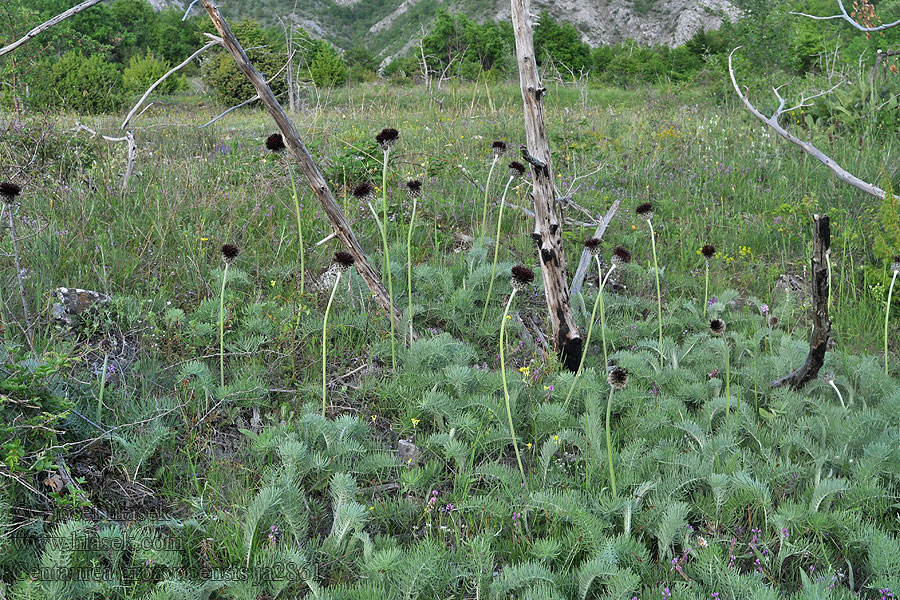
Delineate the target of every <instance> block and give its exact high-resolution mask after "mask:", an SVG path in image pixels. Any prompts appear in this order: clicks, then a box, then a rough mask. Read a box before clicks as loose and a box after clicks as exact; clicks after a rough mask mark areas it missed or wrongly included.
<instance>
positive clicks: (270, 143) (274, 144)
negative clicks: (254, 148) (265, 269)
mask: <svg viewBox="0 0 900 600" xmlns="http://www.w3.org/2000/svg"><path fill="white" fill-rule="evenodd" d="M266 148H268V149H269V150H270V151H271V152H274V153H276V154H277V153H280V152H283V151H284V150H285V148H286V146H285V145H284V138H283V137H281V134H280V133H273V134H272V135H270V136H269V137H268V138H266ZM287 168H288V175H290V177H291V193H292V194H293V199H294V215H295V216H296V217H297V235H298V236H299V237H300V256H299V258H300V295H301V296H302V295H303V291H304V285H305V282H306V265H305V260H304V249H303V223H302V221H301V219H300V198H299V196H297V183H296V182H295V181H294V170H293V169H291V165H290V164H288V166H287Z"/></svg>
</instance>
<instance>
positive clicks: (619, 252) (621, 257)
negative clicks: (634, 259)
mask: <svg viewBox="0 0 900 600" xmlns="http://www.w3.org/2000/svg"><path fill="white" fill-rule="evenodd" d="M630 262H631V252H629V251H628V250H626V249H625V248H623V247H622V246H616V249H615V250H613V255H612V263H613V264H614V265H616V266H617V267H618V266H621V265H624V264H627V263H630Z"/></svg>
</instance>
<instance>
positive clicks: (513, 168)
mask: <svg viewBox="0 0 900 600" xmlns="http://www.w3.org/2000/svg"><path fill="white" fill-rule="evenodd" d="M523 175H525V165H523V164H522V163H520V162H516V161H512V162H511V163H509V176H510V177H512V178H513V179H515V178H516V177H522V176H523Z"/></svg>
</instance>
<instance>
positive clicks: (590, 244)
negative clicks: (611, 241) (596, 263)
mask: <svg viewBox="0 0 900 600" xmlns="http://www.w3.org/2000/svg"><path fill="white" fill-rule="evenodd" d="M584 247H585V248H587V251H588V252H590V253H591V256H598V255H599V254H600V238H595V237H592V238H588V239H586V240H584Z"/></svg>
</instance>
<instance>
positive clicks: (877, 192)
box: [728, 46, 885, 200]
mask: <svg viewBox="0 0 900 600" xmlns="http://www.w3.org/2000/svg"><path fill="white" fill-rule="evenodd" d="M739 49H740V46H738V47H737V48H735V49H734V50H732V51H731V54H729V55H728V74H729V75H730V76H731V84H732V85H733V86H734V91H735V92H737V95H738V97H739V98H740V99H741V102H743V103H744V106H745V107H746V108H747V110H748V111H750V113H751V114H752V115H753V116H755V117H756V118H757V119H759V120H760V121H762V122H763V123H765V124H766V125H768V126H769V127H771V128H772V129H773V130H774V131H775V133H777V134H778V135H780V136H781V137H783V138H784V139H786V140H787V141H789V142H791V143H792V144H795V145H797V146H799V147H800V149H801V150H803V151H804V152H806V153H807V154H809V155H810V156H812V157H813V158H815V159H816V160H818V161H819V162H821V163H822V164H823V165H825V166H826V167H828V168H829V169H831V171H832V172H833V173H834V174H835V175H837V177H838V179H840V180H841V181H843V182H844V183H847V184H849V185H851V186H853V187H855V188H856V189H858V190H860V191H862V192H865V193H867V194H869V195H871V196H875V197H876V198H880V199H882V200H884V198H885V192H884V190H882V189H881V188H879V187H878V186H876V185H872V184H871V183H868V182H865V181H863V180H862V179H860V178H859V177H856V176H855V175H853V174H852V173H850V172H848V171H847V170H846V169H844V168H843V167H842V166H840V165H839V164H837V163H836V162H835V161H834V159H832V158H831V157H829V156H827V155H826V154H825V153H824V152H822V151H821V150H819V149H818V148H816V147H815V146H813V145H812V144H810V143H809V142H807V141H804V140H801V139H800V138H798V137H797V136H795V135H793V134H791V133H789V132H788V131H787V130H786V129H785V128H784V127H782V126H781V123H779V122H778V120H779V118H780V117H781V116H782V115H783V114H784V113H786V112H790V111H791V110H796V109H798V108H801V107H803V106H808V105H809V101H810V100H812V99H813V98H817V97H819V96H822V95H824V94H827V93H829V92H831V91H833V90H834V89H835V88H836V87H837V85H835V86H834V87H832V88H831V89H829V90H827V91H825V92H819V93H818V94H814V95H812V96H808V97H803V98H802V99H801V100H800V103H799V104H797V105H795V106H793V107H791V108H785V104H786V102H785V100H784V98H782V97H781V94H780V93H779V91H778V90H779V89H780V88H773V91H774V92H775V97H776V98H778V108H777V109H775V112H774V113H772V116H771V117H767V116H765V115H764V114H762V113H761V112H760V111H759V109H757V108H756V107H755V106H753V104H751V103H750V100H748V99H747V96H746V95H745V94H744V93H743V92H742V91H741V88H740V87H739V86H738V83H737V79H735V76H734V68H733V66H732V58H733V56H734V53H735V52H737V51H738V50H739ZM838 85H840V84H838Z"/></svg>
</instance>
